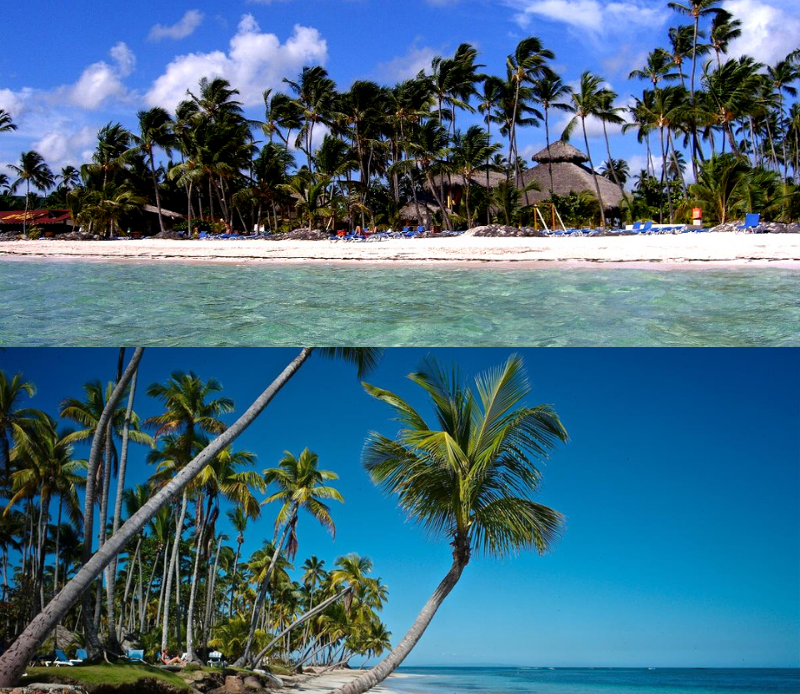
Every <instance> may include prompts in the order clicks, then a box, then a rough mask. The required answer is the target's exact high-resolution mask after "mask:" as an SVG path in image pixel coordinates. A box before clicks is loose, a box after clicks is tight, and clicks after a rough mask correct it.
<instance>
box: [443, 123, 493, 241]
mask: <svg viewBox="0 0 800 694" xmlns="http://www.w3.org/2000/svg"><path fill="white" fill-rule="evenodd" d="M456 135H457V137H456V139H455V141H454V142H453V155H452V163H453V171H454V173H457V174H459V175H460V176H461V177H462V178H463V179H464V191H465V195H464V204H465V206H466V212H467V228H472V210H471V209H470V206H469V193H470V189H471V188H472V183H473V176H475V174H477V173H479V172H481V171H486V172H487V174H488V172H489V171H491V170H497V169H496V167H495V166H494V165H493V164H492V163H491V161H492V157H493V156H494V155H495V154H497V153H498V152H499V151H500V145H499V144H497V143H495V144H492V143H491V142H490V141H489V135H488V133H486V132H484V130H483V128H481V126H480V125H472V126H470V127H469V129H468V130H467V132H466V133H464V134H463V135H462V134H461V133H456ZM487 190H489V188H488V186H487Z"/></svg>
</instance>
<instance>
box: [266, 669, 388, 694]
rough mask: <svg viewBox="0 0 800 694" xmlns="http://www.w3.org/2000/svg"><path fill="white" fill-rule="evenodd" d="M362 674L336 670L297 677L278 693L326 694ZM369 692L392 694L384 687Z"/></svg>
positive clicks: (361, 672)
mask: <svg viewBox="0 0 800 694" xmlns="http://www.w3.org/2000/svg"><path fill="white" fill-rule="evenodd" d="M363 674H364V672H363V671H361V670H336V671H333V672H326V673H325V674H324V675H299V676H297V677H293V678H291V680H289V681H287V683H286V686H284V687H282V688H281V690H280V691H281V692H287V693H290V694H327V693H328V692H332V691H334V690H335V689H338V688H339V687H341V686H342V685H344V684H347V683H348V682H349V681H350V680H353V679H355V678H356V677H358V676H359V675H363ZM402 676H403V675H402V674H399V675H392V676H391V677H390V678H389V679H388V680H386V682H387V683H389V684H391V681H390V680H391V679H392V678H395V677H402ZM370 691H371V692H376V693H377V694H392V690H391V689H389V688H388V687H386V686H384V685H381V686H378V687H374V688H373V689H371V690H370Z"/></svg>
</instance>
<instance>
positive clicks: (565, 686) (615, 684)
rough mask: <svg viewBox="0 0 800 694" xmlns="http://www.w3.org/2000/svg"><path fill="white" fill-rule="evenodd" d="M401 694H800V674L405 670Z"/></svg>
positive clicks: (396, 683)
mask: <svg viewBox="0 0 800 694" xmlns="http://www.w3.org/2000/svg"><path fill="white" fill-rule="evenodd" d="M398 673H399V676H397V677H391V678H390V679H389V680H387V682H386V683H385V686H386V687H387V688H389V689H391V690H392V691H394V692H397V693H398V694H523V693H524V694H527V693H530V694H638V693H642V694H729V693H734V692H735V693H736V694H796V693H797V692H798V691H800V670H799V669H780V670H771V669H763V670H761V669H759V670H749V669H714V668H708V669H706V668H696V669H682V668H654V669H648V668H596V669H594V668H592V669H590V668H555V669H553V668H400V670H398Z"/></svg>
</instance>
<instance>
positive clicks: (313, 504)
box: [240, 448, 344, 664]
mask: <svg viewBox="0 0 800 694" xmlns="http://www.w3.org/2000/svg"><path fill="white" fill-rule="evenodd" d="M318 464H319V457H318V456H317V454H316V453H312V452H311V451H309V450H308V448H306V449H304V450H303V451H302V452H301V453H300V456H299V457H295V456H294V455H292V454H291V453H289V451H286V452H285V454H284V457H283V458H282V459H281V460H280V462H279V463H278V467H276V468H269V469H267V470H264V482H265V483H266V484H267V485H270V484H274V485H276V486H277V487H278V491H277V492H274V493H273V494H271V495H270V496H268V497H267V498H266V499H265V500H264V503H265V504H268V503H272V502H273V501H279V502H281V508H280V510H279V511H278V516H277V518H276V519H275V537H276V538H277V537H278V536H279V534H280V539H278V540H277V541H276V543H275V552H274V554H273V555H272V561H271V563H270V565H269V567H268V568H267V571H266V573H265V575H264V577H263V579H262V580H261V586H260V588H259V592H258V597H257V599H256V602H255V604H254V605H253V614H252V618H251V625H250V637H249V638H248V640H247V644H246V645H245V649H244V654H243V655H242V657H241V658H240V661H241V663H242V664H243V663H247V662H249V661H250V656H251V654H252V645H253V644H252V640H253V637H254V636H255V628H256V625H257V624H258V620H259V618H260V616H261V608H262V606H263V603H264V598H265V597H266V593H267V589H268V587H269V581H270V576H271V575H272V572H273V570H274V568H275V563H276V562H277V561H278V556H279V554H280V552H281V551H282V550H284V551H285V552H286V555H287V557H288V559H289V560H290V561H291V560H292V559H293V558H294V555H295V553H296V552H297V520H298V513H299V512H300V510H301V509H302V510H304V511H306V513H309V514H310V515H311V516H313V517H314V518H316V519H317V520H318V521H319V522H320V523H321V524H322V525H323V526H324V527H325V528H326V529H327V530H329V531H330V533H331V535H334V536H335V534H336V526H335V525H334V523H333V519H332V518H331V514H330V509H329V508H328V506H327V505H326V504H325V501H326V500H329V499H334V500H335V501H340V502H344V499H343V498H342V495H341V494H340V493H339V492H338V491H337V490H336V489H335V488H334V487H331V486H328V485H326V484H324V483H325V482H329V481H331V480H335V479H338V478H339V476H338V475H337V474H336V473H335V472H331V471H330V470H320V469H319V467H318Z"/></svg>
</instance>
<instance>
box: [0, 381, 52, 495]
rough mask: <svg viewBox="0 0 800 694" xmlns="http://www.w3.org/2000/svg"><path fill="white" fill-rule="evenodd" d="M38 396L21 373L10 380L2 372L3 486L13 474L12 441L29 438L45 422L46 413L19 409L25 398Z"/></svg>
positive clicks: (0, 450) (0, 440)
mask: <svg viewBox="0 0 800 694" xmlns="http://www.w3.org/2000/svg"><path fill="white" fill-rule="evenodd" d="M35 394H36V386H35V385H34V384H33V383H32V382H31V381H26V380H25V377H24V376H23V375H22V374H21V373H17V374H14V375H13V376H12V377H11V379H10V380H9V378H8V376H6V373H5V371H2V370H0V455H2V464H3V484H2V486H3V487H5V486H6V485H7V484H8V478H9V475H10V474H11V455H10V451H11V447H10V439H14V440H21V439H24V438H27V437H28V435H29V434H30V433H31V430H32V429H33V428H35V426H36V425H37V424H39V423H40V422H42V421H43V418H44V413H43V412H41V411H40V410H35V409H32V408H27V407H25V408H21V407H19V405H20V402H21V400H22V398H23V396H25V395H27V396H28V397H29V398H32V397H33V396H34V395H35Z"/></svg>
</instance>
